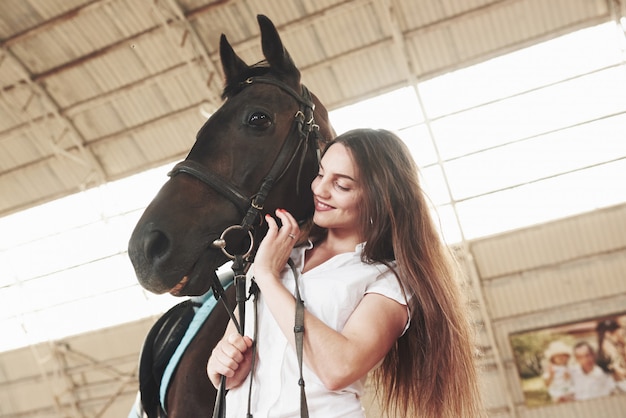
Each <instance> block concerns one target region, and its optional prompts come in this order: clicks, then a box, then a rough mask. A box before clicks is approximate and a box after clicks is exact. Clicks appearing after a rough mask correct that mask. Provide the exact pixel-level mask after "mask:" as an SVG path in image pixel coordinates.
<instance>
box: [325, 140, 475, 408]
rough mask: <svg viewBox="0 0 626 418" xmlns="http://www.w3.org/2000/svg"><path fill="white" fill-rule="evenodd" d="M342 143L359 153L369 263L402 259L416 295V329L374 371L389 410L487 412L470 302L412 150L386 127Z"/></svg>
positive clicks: (400, 271)
mask: <svg viewBox="0 0 626 418" xmlns="http://www.w3.org/2000/svg"><path fill="white" fill-rule="evenodd" d="M335 143H340V144H342V145H344V146H345V147H346V148H347V149H348V150H349V152H350V153H351V156H352V158H353V161H354V163H355V164H356V166H357V167H358V170H359V178H360V183H361V187H362V188H363V191H364V198H363V207H362V210H361V226H362V231H364V238H365V239H364V241H365V242H366V244H365V248H364V250H363V255H362V257H363V261H364V262H382V263H385V264H387V265H389V263H390V262H391V261H393V260H395V261H396V263H397V267H396V269H395V271H396V275H397V276H398V279H399V281H400V283H401V284H402V286H403V288H404V290H405V292H406V293H407V294H408V295H409V296H410V298H411V299H410V312H411V318H410V321H411V322H410V326H409V328H408V330H407V331H406V332H405V334H404V335H403V336H402V337H400V338H399V339H398V340H397V342H396V344H395V346H394V347H392V349H391V350H390V352H389V353H388V354H387V356H386V357H385V359H384V361H383V363H382V365H381V366H380V367H379V368H377V369H376V370H375V371H374V372H373V373H372V375H371V377H372V379H373V382H374V386H375V388H376V393H377V395H378V397H379V398H380V400H381V403H382V405H383V407H384V409H385V410H386V411H388V413H389V414H392V415H397V416H402V417H409V416H410V417H429V418H430V417H432V418H434V417H437V418H440V417H472V418H473V417H479V416H483V415H484V412H483V409H482V405H481V401H480V396H479V391H478V383H477V380H478V378H477V369H476V364H475V358H474V357H475V348H474V339H473V337H474V333H473V330H472V326H471V324H470V320H469V313H468V307H467V303H466V302H465V300H464V298H463V297H462V295H461V292H460V289H459V285H458V283H457V275H456V268H455V266H456V264H455V263H453V262H452V258H451V254H450V251H449V250H448V248H447V247H446V246H445V245H444V244H443V242H442V241H441V239H440V237H439V234H438V233H437V229H436V228H435V225H434V222H433V220H432V218H431V216H430V212H429V209H428V206H427V203H426V198H425V195H424V193H423V191H422V188H421V186H420V182H419V179H418V169H417V166H416V164H415V161H414V160H413V158H412V157H411V154H410V152H409V149H408V148H407V147H406V145H405V144H404V143H403V142H402V140H400V138H398V137H397V136H396V135H394V134H393V133H391V132H389V131H385V130H371V129H357V130H353V131H349V132H347V133H345V134H343V135H340V136H339V137H337V138H335V140H334V141H333V142H331V143H330V144H329V147H330V146H332V144H335ZM326 149H328V147H327V148H326Z"/></svg>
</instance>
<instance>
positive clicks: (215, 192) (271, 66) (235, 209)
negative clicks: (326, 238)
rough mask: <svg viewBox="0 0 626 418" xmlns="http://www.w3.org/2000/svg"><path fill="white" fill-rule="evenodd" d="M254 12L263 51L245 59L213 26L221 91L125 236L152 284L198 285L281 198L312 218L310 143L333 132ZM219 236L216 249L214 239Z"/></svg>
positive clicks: (180, 288) (179, 288)
mask: <svg viewBox="0 0 626 418" xmlns="http://www.w3.org/2000/svg"><path fill="white" fill-rule="evenodd" d="M258 22H259V26H260V29H261V41H262V48H263V55H264V56H265V61H263V62H261V63H259V64H256V65H252V66H249V65H247V64H246V63H245V62H244V61H243V60H241V59H240V58H239V57H238V56H237V55H236V54H235V52H234V51H233V48H232V47H231V45H230V44H229V43H228V41H227V39H226V37H225V36H224V35H222V37H221V39H220V56H221V61H222V68H223V70H224V75H225V81H226V84H225V88H224V94H223V97H224V98H225V99H226V100H225V102H224V103H223V105H222V106H221V107H220V108H219V109H218V110H217V111H216V112H215V113H214V114H213V115H212V116H211V117H210V118H209V119H208V120H207V122H206V123H205V124H204V126H203V127H202V128H201V129H200V131H199V132H198V134H197V137H196V142H195V144H194V146H193V147H192V149H191V151H190V152H189V155H188V156H187V158H186V159H185V160H184V161H183V162H181V163H179V164H177V165H176V166H175V167H174V169H173V170H172V172H171V173H170V177H171V178H170V179H169V180H168V181H167V182H166V183H165V184H164V185H163V187H162V188H161V190H160V191H159V193H158V194H157V196H156V197H155V198H154V200H153V201H152V202H151V203H150V205H149V206H148V207H147V208H146V210H145V212H144V214H143V215H142V217H141V219H140V220H139V222H138V224H137V226H136V227H135V230H134V231H133V234H132V236H131V238H130V242H129V247H128V254H129V256H130V259H131V261H132V263H133V266H134V268H135V272H136V274H137V278H138V280H139V283H140V284H141V285H142V286H143V287H144V288H146V289H147V290H150V291H151V292H154V293H165V292H171V293H172V294H175V295H177V296H178V295H199V294H203V293H205V292H206V291H207V290H208V289H209V287H210V285H211V275H214V274H215V270H216V269H217V268H218V267H219V266H220V265H222V264H224V263H225V262H226V261H228V260H229V258H228V257H227V255H228V254H242V253H245V252H246V249H247V248H248V247H251V246H257V245H258V241H259V239H260V238H261V236H262V235H263V234H264V233H265V228H264V225H262V222H263V214H265V213H273V212H274V210H275V209H276V208H284V209H286V210H288V211H290V212H291V213H292V214H293V215H294V216H295V217H296V219H299V220H302V221H306V220H309V219H310V218H311V215H312V211H313V201H312V195H311V189H310V184H311V181H312V180H313V177H314V176H315V174H316V173H317V164H318V161H317V150H318V147H320V146H323V144H322V143H321V142H320V141H323V140H324V138H331V137H332V136H334V132H333V130H332V128H331V127H330V125H329V123H328V115H327V113H326V110H325V109H324V107H323V106H322V105H321V104H320V103H319V101H318V99H317V98H316V97H315V96H313V95H311V94H310V93H309V92H308V90H307V89H306V88H305V87H304V86H303V85H301V84H300V71H299V70H298V69H297V68H296V66H295V64H294V63H293V61H292V59H291V57H290V56H289V54H288V52H287V51H286V50H285V48H284V47H283V44H282V41H281V39H280V37H279V35H278V32H277V31H276V28H275V27H274V25H273V24H272V22H271V21H270V20H269V19H268V18H266V17H265V16H258ZM312 118H313V120H312ZM318 127H319V132H318ZM233 225H234V226H235V227H234V228H230V229H229V227H231V226H233ZM240 226H242V227H240ZM224 231H226V233H225V232H224ZM248 231H251V233H249V232H248ZM250 235H253V236H254V239H253V240H252V245H251V241H250V238H249V236H250ZM220 237H222V238H223V239H224V241H222V244H224V243H225V244H226V248H224V249H220V248H219V241H218V242H217V243H215V242H216V240H218V239H219V238H220Z"/></svg>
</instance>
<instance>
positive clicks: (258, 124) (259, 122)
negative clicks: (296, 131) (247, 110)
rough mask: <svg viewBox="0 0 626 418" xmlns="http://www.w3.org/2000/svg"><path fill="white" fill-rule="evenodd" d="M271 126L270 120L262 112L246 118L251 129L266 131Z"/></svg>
mask: <svg viewBox="0 0 626 418" xmlns="http://www.w3.org/2000/svg"><path fill="white" fill-rule="evenodd" d="M271 124H272V119H270V117H269V116H268V115H267V114H266V113H263V112H258V111H257V112H254V113H252V114H251V115H250V116H249V117H248V125H250V126H252V127H253V128H258V129H266V128H269V126H270V125H271Z"/></svg>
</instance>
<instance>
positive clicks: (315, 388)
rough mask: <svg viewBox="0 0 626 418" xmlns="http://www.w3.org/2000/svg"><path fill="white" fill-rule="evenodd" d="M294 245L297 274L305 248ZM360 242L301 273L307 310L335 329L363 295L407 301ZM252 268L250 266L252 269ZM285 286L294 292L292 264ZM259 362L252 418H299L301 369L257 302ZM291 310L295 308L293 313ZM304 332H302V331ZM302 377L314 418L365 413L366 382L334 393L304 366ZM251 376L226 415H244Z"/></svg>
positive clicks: (231, 395) (233, 394)
mask: <svg viewBox="0 0 626 418" xmlns="http://www.w3.org/2000/svg"><path fill="white" fill-rule="evenodd" d="M310 248H312V245H310V244H309V246H308V247H299V248H295V249H294V250H293V252H292V253H291V259H292V260H293V261H294V264H295V266H296V268H297V270H298V272H301V271H302V268H303V266H304V254H305V250H307V249H310ZM362 249H363V244H359V245H358V246H357V247H356V249H355V252H353V253H344V254H339V255H336V256H335V257H333V258H331V259H330V260H328V261H326V262H325V263H323V264H321V265H319V266H317V267H315V268H313V269H311V270H309V271H307V272H306V273H304V274H301V275H300V279H299V282H298V284H299V286H300V294H301V296H302V299H303V300H304V306H305V308H306V309H307V311H308V312H310V313H311V314H313V315H315V316H316V317H317V318H319V319H320V320H322V321H323V322H324V323H325V324H326V325H328V326H329V327H331V328H333V329H334V330H336V331H341V330H342V329H343V327H344V326H345V324H346V322H347V320H348V318H349V317H350V315H351V314H352V312H353V311H354V310H355V309H356V307H357V305H358V304H359V302H360V301H361V299H363V297H364V296H365V294H367V293H378V294H381V295H384V296H386V297H389V298H391V299H393V300H395V301H397V302H399V303H401V304H402V305H405V306H406V305H407V302H406V300H405V297H404V295H403V293H402V289H401V286H400V284H399V283H398V280H397V279H396V277H395V275H394V274H393V272H392V271H391V270H389V268H388V267H386V266H385V265H382V264H365V263H363V262H361V258H360V257H361V251H362ZM253 271H254V268H252V269H251V273H253ZM281 277H282V281H283V283H284V284H285V286H286V288H287V289H288V290H289V291H291V292H292V293H294V292H295V286H294V277H293V274H292V272H291V268H290V267H288V266H287V267H286V268H285V270H283V272H282V276H281ZM258 311H259V312H258V341H257V350H258V362H257V364H256V370H255V372H254V380H253V383H252V401H251V405H252V407H251V412H252V415H253V416H254V418H265V417H272V418H279V417H299V416H300V387H299V386H298V379H299V369H298V360H297V356H296V353H295V350H294V349H293V348H292V347H291V346H290V345H289V344H288V343H287V339H286V338H285V336H284V335H283V333H282V332H281V330H280V328H279V326H278V324H277V323H276V321H275V320H274V317H273V316H272V314H271V312H270V311H269V308H268V307H267V306H266V305H265V303H264V302H263V296H262V295H261V297H260V298H259V303H258ZM294 314H295V312H294ZM253 315H254V314H253V305H252V303H251V301H248V303H247V306H246V330H245V334H246V335H248V336H250V337H251V338H253V332H254V329H253V328H254V316H253ZM305 332H306V330H305ZM303 376H304V381H305V389H306V396H307V403H308V406H309V414H310V416H311V417H312V418H315V417H320V418H332V417H349V418H352V417H354V418H357V417H364V416H365V414H364V412H363V408H362V406H361V401H360V398H361V395H362V393H363V385H364V383H365V382H364V380H365V379H362V380H360V381H357V382H354V383H353V384H351V385H349V386H347V387H345V388H343V389H341V390H337V391H329V390H328V389H326V388H325V387H324V385H323V384H322V382H321V381H320V379H319V378H318V377H317V376H316V375H315V374H314V373H313V372H312V371H311V370H310V369H309V368H308V367H307V366H306V364H303ZM249 379H250V376H248V378H247V379H246V381H245V382H244V383H243V384H242V385H240V386H238V387H237V388H235V389H232V390H230V391H229V392H228V394H227V396H226V416H228V417H233V418H244V417H245V416H246V411H247V405H248V388H249V385H250V382H249Z"/></svg>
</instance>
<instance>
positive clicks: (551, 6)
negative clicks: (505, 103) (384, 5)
mask: <svg viewBox="0 0 626 418" xmlns="http://www.w3.org/2000/svg"><path fill="white" fill-rule="evenodd" d="M602 4H603V3H602V2H601V1H600V0H594V2H589V1H586V0H574V1H572V2H569V1H566V0H559V3H556V2H550V3H546V2H544V1H541V0H528V1H506V2H497V4H494V5H492V6H489V7H487V8H484V9H480V10H479V11H477V12H472V13H468V14H465V15H460V16H458V17H454V18H452V19H450V20H446V21H444V22H441V23H435V24H434V25H432V26H427V27H426V28H424V29H418V30H416V31H414V32H412V33H409V34H408V35H407V41H406V42H407V49H408V50H409V54H410V56H412V57H415V58H416V61H417V63H416V65H417V68H418V72H419V73H420V74H418V75H425V74H426V75H431V74H437V73H441V72H442V70H445V69H451V68H455V67H459V66H460V63H471V62H474V61H476V60H477V59H478V58H479V57H481V58H480V59H484V56H485V55H487V56H489V55H496V54H497V53H501V52H503V51H506V50H510V49H513V48H514V47H519V46H521V45H524V44H526V43H528V42H529V41H528V39H533V38H534V39H537V40H539V39H541V38H543V37H545V36H546V35H547V34H548V33H551V32H554V31H555V28H562V29H561V30H562V31H565V30H566V28H572V27H573V26H580V27H583V26H589V25H590V24H592V23H593V22H594V21H595V20H594V19H593V18H591V17H590V16H597V17H598V19H600V18H601V17H605V16H606V15H607V13H608V11H607V9H606V5H605V4H604V6H601V5H602ZM554 10H559V11H563V10H567V12H564V13H555V12H554ZM496 34H497V35H496Z"/></svg>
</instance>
